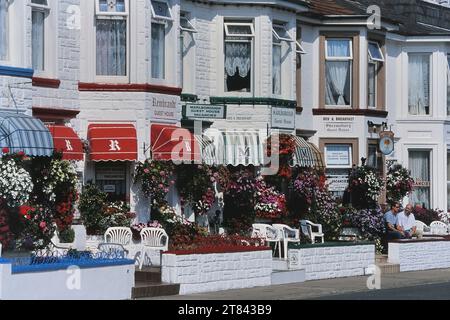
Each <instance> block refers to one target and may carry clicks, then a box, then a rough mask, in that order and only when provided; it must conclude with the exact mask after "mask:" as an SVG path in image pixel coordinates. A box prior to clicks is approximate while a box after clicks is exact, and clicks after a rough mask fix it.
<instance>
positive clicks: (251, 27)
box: [223, 22, 255, 42]
mask: <svg viewBox="0 0 450 320" xmlns="http://www.w3.org/2000/svg"><path fill="white" fill-rule="evenodd" d="M223 25H224V28H225V35H226V38H254V37H255V27H254V26H253V23H250V22H224V24H223ZM229 26H242V27H244V26H246V27H250V30H251V34H247V33H246V34H230V32H229V30H228V27H229ZM226 38H225V41H226ZM231 41H233V42H235V41H237V40H231ZM244 41H247V40H244Z"/></svg>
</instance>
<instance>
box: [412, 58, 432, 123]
mask: <svg viewBox="0 0 450 320" xmlns="http://www.w3.org/2000/svg"><path fill="white" fill-rule="evenodd" d="M411 55H426V56H428V113H427V114H412V113H410V105H409V89H410V86H409V79H410V69H409V68H410V67H409V66H410V65H409V63H410V56H411ZM406 56H407V74H408V76H407V79H408V84H407V86H406V114H407V116H408V117H431V116H433V110H432V104H433V103H432V102H433V101H432V100H433V94H432V90H433V86H432V81H433V52H426V51H408V52H406Z"/></svg>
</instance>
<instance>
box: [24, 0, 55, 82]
mask: <svg viewBox="0 0 450 320" xmlns="http://www.w3.org/2000/svg"><path fill="white" fill-rule="evenodd" d="M51 1H52V0H47V1H46V2H47V4H46V5H42V4H38V3H33V2H32V0H30V3H29V6H30V7H31V11H32V12H33V11H36V12H41V13H44V15H45V16H44V48H43V49H44V53H43V54H44V56H43V59H44V69H43V70H34V75H35V76H40V77H51V76H52V72H53V71H54V70H53V69H54V68H53V67H54V59H53V58H52V56H54V54H53V52H52V51H53V49H54V46H53V45H52V43H51V42H52V41H55V40H53V39H52V38H51V37H49V36H48V34H49V32H48V30H49V27H50V26H49V24H50V19H51V17H50V14H51V12H52V8H51ZM31 50H33V46H31ZM32 54H33V53H32Z"/></svg>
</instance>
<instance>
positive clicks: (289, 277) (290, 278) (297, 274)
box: [271, 269, 306, 285]
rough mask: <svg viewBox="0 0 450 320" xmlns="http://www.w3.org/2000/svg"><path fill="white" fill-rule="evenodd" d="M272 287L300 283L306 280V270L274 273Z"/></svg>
mask: <svg viewBox="0 0 450 320" xmlns="http://www.w3.org/2000/svg"><path fill="white" fill-rule="evenodd" d="M271 278H272V285H280V284H289V283H300V282H305V280H306V271H305V270H304V269H298V270H289V271H274V272H272V277H271Z"/></svg>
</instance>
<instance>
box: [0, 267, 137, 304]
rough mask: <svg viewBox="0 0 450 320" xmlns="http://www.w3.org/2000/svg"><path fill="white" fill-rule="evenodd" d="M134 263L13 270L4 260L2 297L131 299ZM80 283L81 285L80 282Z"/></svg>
mask: <svg viewBox="0 0 450 320" xmlns="http://www.w3.org/2000/svg"><path fill="white" fill-rule="evenodd" d="M134 268H135V267H134V264H133V263H132V262H131V263H129V264H125V265H123V264H122V265H114V264H111V265H110V266H104V267H96V268H81V269H76V268H74V267H73V268H69V269H66V268H63V269H61V270H54V271H50V270H49V271H44V270H43V271H37V272H27V273H12V272H11V264H0V300H121V299H131V290H132V287H133V286H134ZM78 284H79V286H78Z"/></svg>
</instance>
